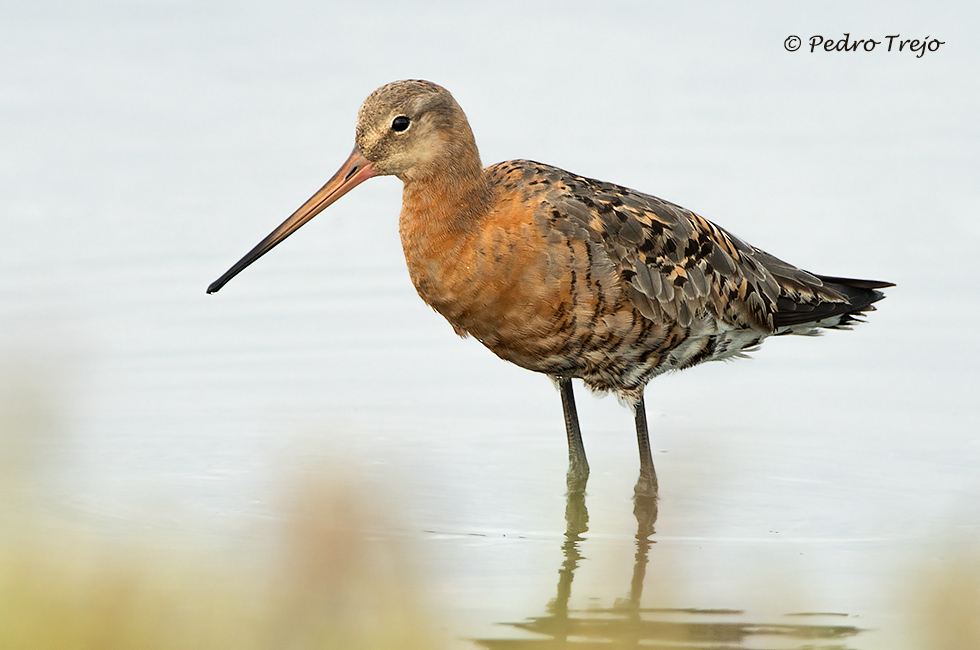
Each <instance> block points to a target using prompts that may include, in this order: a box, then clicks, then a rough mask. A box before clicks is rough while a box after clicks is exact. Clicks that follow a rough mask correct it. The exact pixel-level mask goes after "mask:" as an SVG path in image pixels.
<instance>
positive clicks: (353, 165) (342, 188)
mask: <svg viewBox="0 0 980 650" xmlns="http://www.w3.org/2000/svg"><path fill="white" fill-rule="evenodd" d="M377 175H378V172H377V170H375V169H374V166H373V165H372V164H371V161H369V160H368V159H367V158H365V157H364V154H362V153H361V150H360V149H358V148H357V146H355V147H354V151H352V152H351V154H350V157H349V158H348V159H347V162H345V163H344V164H343V165H342V166H341V168H340V169H338V170H337V173H336V174H334V175H333V176H332V177H331V178H330V180H329V181H327V182H326V184H325V185H324V186H323V187H321V188H320V189H319V190H318V191H317V193H316V194H314V195H313V196H311V197H310V198H309V199H308V200H307V201H306V203H304V204H303V205H301V206H300V207H299V209H298V210H296V212H294V213H293V214H292V215H290V217H289V218H288V219H286V220H285V221H283V222H282V223H281V224H280V225H279V227H278V228H276V229H275V230H273V231H272V232H271V233H269V236H268V237H266V238H265V239H263V240H262V241H260V242H259V243H258V245H257V246H256V247H255V248H253V249H252V250H250V251H249V252H248V253H247V254H246V255H245V257H243V258H242V259H240V260H238V261H237V262H236V263H235V265H234V266H232V267H231V268H230V269H228V270H227V271H226V272H225V274H224V275H222V276H221V277H220V278H218V279H217V280H215V281H214V282H212V283H211V286H209V287H208V293H214V292H215V291H218V290H219V289H221V287H223V286H225V284H227V283H228V281H229V280H231V279H232V278H233V277H235V276H236V275H238V274H239V273H241V272H242V271H243V270H244V269H245V267H247V266H248V265H249V264H251V263H252V262H254V261H255V260H257V259H259V258H260V257H262V256H263V255H265V254H266V253H268V252H269V251H270V250H272V249H273V248H274V247H275V246H276V245H277V244H279V242H281V241H282V240H284V239H286V237H289V236H290V235H291V234H293V233H294V232H296V231H297V230H299V229H300V227H302V225H303V224H304V223H306V222H307V221H309V220H310V219H312V218H313V217H315V216H316V215H318V214H320V212H322V211H323V210H324V209H325V208H326V207H327V206H329V205H330V204H331V203H333V202H334V201H336V200H337V199H339V198H340V197H342V196H343V195H344V194H347V193H348V192H350V191H351V190H352V189H354V188H355V187H357V186H358V185H360V184H361V183H363V182H364V181H366V180H367V179H369V178H371V177H372V176H377Z"/></svg>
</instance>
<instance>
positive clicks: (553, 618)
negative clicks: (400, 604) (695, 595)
mask: <svg viewBox="0 0 980 650" xmlns="http://www.w3.org/2000/svg"><path fill="white" fill-rule="evenodd" d="M634 503H635V505H634V510H633V513H634V515H635V516H636V523H637V530H636V537H635V540H636V546H635V549H636V553H635V557H634V563H633V575H632V576H631V577H630V581H629V590H628V592H627V596H626V597H625V598H621V599H618V600H616V602H615V603H614V604H613V606H612V607H609V608H593V607H590V608H588V609H580V610H576V609H570V608H569V601H570V599H571V595H572V582H573V580H574V578H575V571H576V569H578V567H579V566H580V565H581V564H582V563H583V562H584V561H585V560H586V558H585V556H584V555H583V553H582V548H583V546H584V545H585V544H586V543H587V541H588V540H587V538H586V537H585V534H586V533H587V532H588V530H589V511H588V508H587V507H586V504H585V494H584V492H570V493H569V495H568V497H567V501H566V504H565V523H566V528H565V538H564V541H563V542H562V557H563V561H562V563H561V567H560V568H559V570H558V587H557V593H556V595H555V598H554V599H553V600H551V601H550V602H549V603H548V604H547V605H546V607H545V611H546V612H547V614H546V615H545V616H532V617H529V618H528V619H526V620H525V621H523V622H519V623H513V622H512V623H507V624H506V625H508V626H510V627H511V628H517V629H520V630H523V631H526V632H533V633H535V634H537V635H540V636H539V637H538V638H533V639H528V638H501V639H478V640H476V643H477V644H478V645H479V646H482V647H484V648H490V649H493V650H497V649H500V650H504V649H506V650H547V649H549V648H596V647H602V648H636V647H641V646H642V647H644V648H661V649H671V650H674V649H680V648H687V649H691V648H712V649H718V648H726V649H731V650H735V649H736V648H747V647H749V646H747V645H745V644H746V643H753V646H752V647H754V643H755V642H756V641H757V640H758V638H759V637H768V638H769V639H770V642H769V643H771V644H772V645H767V647H773V648H777V647H778V648H784V649H786V650H789V649H791V648H796V649H802V648H808V649H814V650H817V649H819V648H828V649H829V648H833V649H834V650H847V648H848V647H849V646H846V645H844V641H843V640H844V639H846V638H848V637H851V636H854V635H856V634H858V633H859V632H861V630H860V629H859V628H857V627H854V626H850V625H797V624H769V623H751V622H744V621H741V620H739V619H741V618H743V617H744V612H743V611H741V610H737V609H725V610H721V609H697V608H643V607H642V606H641V601H642V597H643V586H644V582H645V579H646V569H647V564H648V562H649V560H650V550H651V548H652V547H653V546H654V544H655V539H654V532H655V531H654V524H655V523H656V521H657V500H656V498H649V497H647V498H640V497H637V498H636V500H635V502H634ZM711 619H714V620H711Z"/></svg>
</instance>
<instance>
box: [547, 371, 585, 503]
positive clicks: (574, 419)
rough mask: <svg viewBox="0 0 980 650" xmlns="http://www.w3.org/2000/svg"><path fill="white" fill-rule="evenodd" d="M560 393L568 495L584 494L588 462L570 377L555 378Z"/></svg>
mask: <svg viewBox="0 0 980 650" xmlns="http://www.w3.org/2000/svg"><path fill="white" fill-rule="evenodd" d="M555 381H556V382H557V383H558V390H559V392H561V408H562V412H564V414H565V433H566V434H567V435H568V475H567V477H566V483H567V485H568V492H569V493H570V494H575V493H580V492H585V484H586V482H587V481H588V480H589V461H587V460H586V459H585V445H583V444H582V431H581V429H579V426H578V411H576V410H575V395H574V394H573V393H572V379H571V377H555Z"/></svg>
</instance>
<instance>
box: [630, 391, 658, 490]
mask: <svg viewBox="0 0 980 650" xmlns="http://www.w3.org/2000/svg"><path fill="white" fill-rule="evenodd" d="M635 417H636V443H637V445H639V448H640V478H639V479H638V480H637V481H636V488H635V489H634V493H635V495H636V498H637V499H641V498H642V499H654V500H655V499H656V498H657V472H656V470H655V469H653V454H651V453H650V433H649V431H648V430H647V409H646V404H644V402H643V395H640V399H639V401H638V402H637V403H636V411H635Z"/></svg>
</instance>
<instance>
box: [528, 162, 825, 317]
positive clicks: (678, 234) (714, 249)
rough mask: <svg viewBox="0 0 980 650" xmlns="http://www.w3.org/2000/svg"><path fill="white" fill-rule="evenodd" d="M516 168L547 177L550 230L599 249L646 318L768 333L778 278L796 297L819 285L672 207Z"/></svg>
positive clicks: (605, 186)
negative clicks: (706, 319) (554, 218)
mask: <svg viewBox="0 0 980 650" xmlns="http://www.w3.org/2000/svg"><path fill="white" fill-rule="evenodd" d="M524 164H529V165H531V166H532V168H533V169H534V171H535V173H536V174H541V173H543V172H547V174H548V176H549V177H551V182H550V183H549V184H550V188H549V190H548V192H547V193H546V194H545V196H544V203H543V204H542V209H543V210H546V211H547V210H551V211H553V212H554V213H555V214H556V215H561V216H562V220H560V221H558V225H557V227H558V228H560V229H562V230H563V232H565V233H566V234H568V235H572V236H574V235H578V236H582V235H583V234H584V235H585V236H587V237H588V238H589V239H591V240H593V241H598V242H601V244H602V246H603V249H604V250H605V251H606V252H607V253H608V254H609V256H610V257H611V258H612V259H613V260H614V262H615V263H616V264H617V265H618V267H619V268H620V273H621V275H622V277H623V279H624V281H625V282H626V283H627V290H628V292H629V294H630V297H631V299H632V301H633V303H634V304H635V305H636V307H637V308H638V309H639V310H640V312H641V313H643V314H644V315H645V316H647V317H648V318H652V319H655V320H660V321H662V320H665V319H666V320H675V321H677V322H678V323H679V324H681V325H682V326H685V327H687V326H689V325H690V324H691V323H692V321H693V320H694V319H695V318H698V317H701V316H704V315H706V314H710V315H711V316H713V317H714V318H716V319H717V320H719V321H722V322H724V323H726V324H729V325H730V326H732V327H738V328H746V329H756V330H759V331H762V332H772V331H774V330H775V327H776V326H775V318H774V313H775V311H776V303H777V300H778V299H779V296H780V295H781V293H782V292H783V289H782V287H781V283H780V280H781V279H782V277H781V276H785V278H786V280H787V281H789V282H790V283H795V284H796V285H798V286H799V290H802V289H803V287H804V286H806V284H807V283H808V282H814V281H815V282H816V283H817V284H818V285H819V283H820V281H819V280H817V279H816V277H815V276H812V275H810V274H808V273H806V272H804V271H800V270H799V269H796V268H795V267H792V266H790V265H788V264H785V263H784V262H780V261H779V260H777V259H776V258H774V257H772V256H769V255H767V254H766V253H763V252H762V251H759V250H758V249H755V248H753V247H751V246H748V245H747V244H745V243H743V242H742V241H740V240H739V239H737V238H735V237H733V236H731V235H730V234H728V233H727V232H725V231H724V230H723V229H721V228H719V227H718V226H716V225H714V224H712V223H711V222H709V221H707V220H706V219H703V218H702V217H699V216H698V215H696V214H694V213H692V212H690V211H688V210H685V209H684V208H682V207H680V206H677V205H675V204H673V203H670V202H668V201H664V200H662V199H659V198H657V197H654V196H650V195H647V194H642V193H640V192H636V191H633V190H630V189H627V188H624V187H621V186H618V185H614V184H612V183H604V182H602V181H596V180H592V179H588V178H583V177H581V176H575V175H572V174H569V173H567V172H563V171H561V170H558V169H555V168H549V167H546V166H543V165H538V164H537V163H524ZM768 264H772V265H773V266H774V268H775V270H776V273H778V274H779V276H777V275H776V274H774V272H773V271H772V270H770V269H769V268H767V265H768Z"/></svg>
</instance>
